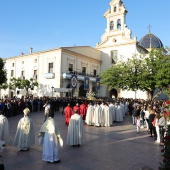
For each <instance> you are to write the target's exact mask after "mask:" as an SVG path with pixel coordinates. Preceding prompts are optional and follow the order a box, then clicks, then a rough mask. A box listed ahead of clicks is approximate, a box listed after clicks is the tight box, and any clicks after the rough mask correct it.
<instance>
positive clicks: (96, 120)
mask: <svg viewBox="0 0 170 170" xmlns="http://www.w3.org/2000/svg"><path fill="white" fill-rule="evenodd" d="M101 110H102V108H101V107H100V105H99V103H98V102H97V104H96V106H95V108H94V116H93V124H94V126H97V127H99V126H101V122H102V120H101Z"/></svg>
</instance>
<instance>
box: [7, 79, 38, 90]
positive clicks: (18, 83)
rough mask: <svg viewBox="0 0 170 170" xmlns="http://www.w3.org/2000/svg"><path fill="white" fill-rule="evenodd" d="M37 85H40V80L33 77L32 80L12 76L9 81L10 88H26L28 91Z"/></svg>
mask: <svg viewBox="0 0 170 170" xmlns="http://www.w3.org/2000/svg"><path fill="white" fill-rule="evenodd" d="M35 86H38V82H36V81H35V80H34V79H33V78H31V79H30V80H28V79H21V78H17V79H16V78H11V79H10V83H9V88H10V89H13V90H15V89H16V88H18V89H24V88H25V89H26V91H27V93H28V89H31V90H33V89H34V87H35Z"/></svg>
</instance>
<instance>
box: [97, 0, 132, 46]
mask: <svg viewBox="0 0 170 170" xmlns="http://www.w3.org/2000/svg"><path fill="white" fill-rule="evenodd" d="M109 5H110V9H108V10H107V11H106V12H105V14H104V17H105V18H106V21H107V25H106V29H105V33H104V34H103V35H102V37H101V40H102V42H101V43H100V44H97V48H98V47H99V48H100V46H101V45H104V44H105V45H106V44H107V41H110V40H111V41H112V42H116V41H117V40H118V39H120V37H121V38H123V37H124V38H125V39H129V40H130V39H131V30H130V29H128V28H127V25H126V14H127V12H128V11H127V10H126V8H125V6H124V4H123V2H122V1H121V0H112V1H111V2H110V3H109Z"/></svg>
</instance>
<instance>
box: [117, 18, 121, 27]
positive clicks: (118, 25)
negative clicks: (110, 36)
mask: <svg viewBox="0 0 170 170" xmlns="http://www.w3.org/2000/svg"><path fill="white" fill-rule="evenodd" d="M117 29H121V20H120V19H118V20H117Z"/></svg>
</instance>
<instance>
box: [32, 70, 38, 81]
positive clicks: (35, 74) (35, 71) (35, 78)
mask: <svg viewBox="0 0 170 170" xmlns="http://www.w3.org/2000/svg"><path fill="white" fill-rule="evenodd" d="M33 78H34V80H37V70H34V75H33Z"/></svg>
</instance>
